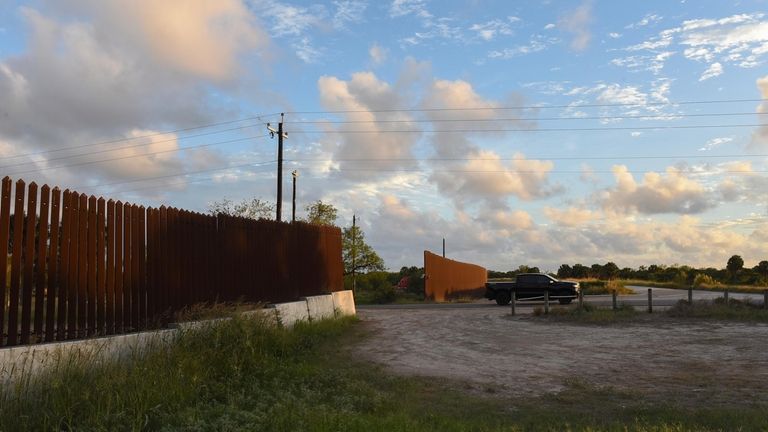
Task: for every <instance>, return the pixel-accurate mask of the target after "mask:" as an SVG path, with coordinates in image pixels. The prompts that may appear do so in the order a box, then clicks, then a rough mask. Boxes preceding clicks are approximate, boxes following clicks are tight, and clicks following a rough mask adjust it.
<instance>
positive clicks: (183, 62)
mask: <svg viewBox="0 0 768 432" xmlns="http://www.w3.org/2000/svg"><path fill="white" fill-rule="evenodd" d="M20 11H21V15H22V16H23V17H24V19H25V20H26V25H27V31H28V32H29V40H28V49H27V51H25V52H22V53H19V54H16V55H13V56H10V57H7V58H5V59H3V60H2V61H0V99H1V100H3V101H4V103H3V107H2V108H0V110H1V111H2V115H0V139H2V140H4V141H6V142H10V143H12V144H13V145H14V146H17V147H18V148H22V149H24V150H25V152H29V151H30V150H50V149H57V148H62V147H67V146H72V145H76V144H82V143H88V142H99V141H106V140H111V139H114V138H115V137H129V138H130V137H133V136H134V131H136V130H142V129H154V128H155V127H161V126H162V127H164V128H167V127H168V125H182V127H183V126H187V125H190V124H200V123H206V122H211V121H212V119H214V118H216V117H218V116H220V115H231V113H232V111H231V110H230V109H229V108H227V107H222V106H220V105H219V104H218V103H217V102H216V101H214V100H210V99H209V98H208V96H207V92H208V90H209V89H212V88H213V89H217V90H218V91H220V92H221V94H228V92H230V91H232V90H234V89H236V88H238V86H239V82H238V77H239V75H240V74H239V72H240V71H241V67H242V66H241V61H242V60H243V58H245V57H248V58H258V57H259V56H261V55H262V54H263V53H264V50H265V49H266V48H267V46H268V44H269V40H268V38H267V36H266V34H265V32H264V31H263V30H262V29H261V28H260V27H259V26H258V25H257V24H256V19H255V17H254V16H253V15H252V13H251V12H250V11H249V10H248V8H246V7H245V6H244V5H243V4H242V3H241V2H239V1H235V0H225V1H220V2H215V3H204V4H203V3H201V4H200V5H199V7H194V8H193V7H190V8H183V10H179V9H178V8H177V7H175V6H174V5H173V4H171V3H163V4H162V5H158V4H155V2H151V1H148V0H147V1H128V0H121V1H113V2H100V1H85V0H84V1H79V2H72V3H67V4H63V3H62V4H59V3H57V4H56V5H55V6H50V7H49V8H48V9H46V10H45V11H44V12H45V13H44V12H41V11H38V10H35V9H31V8H22V9H20ZM56 13H58V14H60V15H61V17H59V16H57V15H56ZM221 23H227V25H226V26H224V25H221ZM157 145H158V144H157V143H153V144H152V146H150V147H152V148H156V147H157ZM126 151H127V150H125V151H122V153H125V152H126ZM134 151H135V152H138V150H134ZM125 154H128V153H125ZM137 154H138V153H137ZM131 155H132V154H131ZM43 159H44V158H43ZM38 162H39V163H41V164H45V161H44V160H42V161H38ZM134 162H136V163H137V164H138V163H140V164H143V165H142V166H144V167H145V168H146V170H147V172H154V171H153V169H152V168H151V166H157V167H160V168H159V169H160V171H162V170H164V169H166V168H168V167H170V168H173V167H177V166H187V165H188V161H187V159H186V158H178V159H173V160H172V159H169V158H166V157H147V158H136V161H134ZM170 163H173V164H182V165H172V166H171V165H169V164H170ZM130 164H131V162H126V163H125V164H123V165H121V166H119V167H116V169H115V170H99V169H98V168H97V167H96V166H89V167H88V169H87V170H79V171H78V172H77V176H78V180H79V181H80V182H83V181H85V180H86V179H87V178H88V177H89V176H91V175H93V176H95V177H101V178H105V177H112V176H119V177H120V176H122V175H123V174H121V170H128V169H129V168H130V167H129V166H128V165H130ZM126 172H127V171H126ZM51 175H53V176H58V178H65V177H66V176H68V175H69V171H68V170H54V171H52V172H51Z"/></svg>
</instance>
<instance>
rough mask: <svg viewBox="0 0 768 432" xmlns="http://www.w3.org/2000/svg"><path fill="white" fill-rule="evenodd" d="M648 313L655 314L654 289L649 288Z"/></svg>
mask: <svg viewBox="0 0 768 432" xmlns="http://www.w3.org/2000/svg"><path fill="white" fill-rule="evenodd" d="M648 313H653V289H652V288H648Z"/></svg>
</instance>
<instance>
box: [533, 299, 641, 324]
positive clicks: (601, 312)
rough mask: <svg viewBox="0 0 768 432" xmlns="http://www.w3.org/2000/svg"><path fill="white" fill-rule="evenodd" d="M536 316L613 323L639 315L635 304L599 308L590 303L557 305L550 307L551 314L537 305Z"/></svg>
mask: <svg viewBox="0 0 768 432" xmlns="http://www.w3.org/2000/svg"><path fill="white" fill-rule="evenodd" d="M533 315H534V316H535V317H540V318H546V319H549V320H553V321H571V322H579V323H585V324H613V323H619V322H627V321H632V320H634V319H635V318H637V316H638V315H639V312H638V311H637V310H636V309H635V307H634V306H632V305H629V304H626V303H619V305H618V308H617V309H616V310H614V309H612V308H598V307H597V306H594V305H591V304H589V303H584V304H583V305H582V306H581V307H579V306H578V305H577V306H575V307H563V306H555V307H552V308H550V309H549V314H544V308H543V307H541V306H537V307H535V308H534V309H533Z"/></svg>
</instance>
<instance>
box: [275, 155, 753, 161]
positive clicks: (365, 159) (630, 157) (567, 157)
mask: <svg viewBox="0 0 768 432" xmlns="http://www.w3.org/2000/svg"><path fill="white" fill-rule="evenodd" d="M756 157H768V154H745V155H737V154H729V155H683V156H555V157H546V156H526V157H525V158H524V159H521V158H344V159H286V161H290V162H471V161H494V160H497V161H514V160H617V159H697V158H706V159H712V158H756Z"/></svg>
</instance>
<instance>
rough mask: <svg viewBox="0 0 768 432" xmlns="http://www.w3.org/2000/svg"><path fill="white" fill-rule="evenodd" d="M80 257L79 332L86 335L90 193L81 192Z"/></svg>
mask: <svg viewBox="0 0 768 432" xmlns="http://www.w3.org/2000/svg"><path fill="white" fill-rule="evenodd" d="M78 218H79V219H78V222H79V224H80V226H79V227H78V232H77V235H78V239H77V242H78V244H79V245H78V251H77V252H78V257H77V260H78V262H77V276H78V278H77V286H76V288H77V334H78V337H81V338H82V337H85V336H86V335H87V333H86V330H87V328H88V252H89V251H88V249H90V248H89V247H88V240H89V237H88V195H86V194H80V215H79V216H78Z"/></svg>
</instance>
